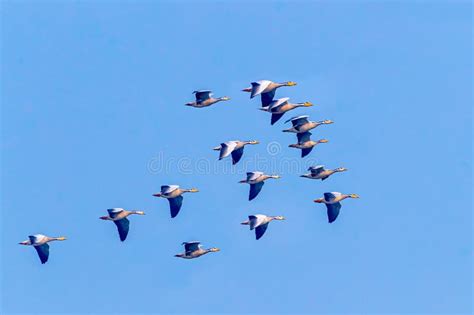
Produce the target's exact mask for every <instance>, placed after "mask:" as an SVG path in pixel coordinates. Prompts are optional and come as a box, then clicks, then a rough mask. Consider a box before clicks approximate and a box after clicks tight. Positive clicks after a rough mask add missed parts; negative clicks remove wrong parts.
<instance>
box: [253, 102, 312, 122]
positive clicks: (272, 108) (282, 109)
mask: <svg viewBox="0 0 474 315" xmlns="http://www.w3.org/2000/svg"><path fill="white" fill-rule="evenodd" d="M288 100H289V98H288V97H284V98H279V99H277V100H274V101H272V102H271V103H270V104H269V105H268V106H266V107H260V108H259V109H260V110H263V111H266V112H269V113H271V114H272V119H271V121H270V124H271V125H273V124H275V123H276V122H277V121H278V120H280V118H281V117H283V115H284V114H285V113H286V112H288V111H290V110H292V109H295V108H298V107H310V106H313V104H312V103H310V102H304V103H295V104H293V103H289V102H288Z"/></svg>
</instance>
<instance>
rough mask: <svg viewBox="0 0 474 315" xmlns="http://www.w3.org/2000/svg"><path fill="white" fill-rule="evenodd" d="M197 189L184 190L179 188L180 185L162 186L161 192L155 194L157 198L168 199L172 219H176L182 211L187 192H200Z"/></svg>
mask: <svg viewBox="0 0 474 315" xmlns="http://www.w3.org/2000/svg"><path fill="white" fill-rule="evenodd" d="M198 191H199V190H197V189H196V188H191V189H182V188H179V186H178V185H163V186H161V192H159V193H156V194H153V196H155V197H162V198H166V199H168V201H169V203H170V212H171V217H172V218H174V217H176V216H177V215H178V213H179V210H180V209H181V205H182V203H183V196H181V195H182V194H184V193H187V192H192V193H194V192H198Z"/></svg>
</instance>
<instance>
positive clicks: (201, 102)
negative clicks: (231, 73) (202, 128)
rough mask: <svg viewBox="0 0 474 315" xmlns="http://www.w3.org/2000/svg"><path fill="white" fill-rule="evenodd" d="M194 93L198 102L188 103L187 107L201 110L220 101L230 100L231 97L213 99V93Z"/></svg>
mask: <svg viewBox="0 0 474 315" xmlns="http://www.w3.org/2000/svg"><path fill="white" fill-rule="evenodd" d="M193 93H194V94H196V101H195V102H189V103H186V105H187V106H192V107H197V108H201V107H207V106H211V105H212V104H215V103H217V102H220V101H228V100H230V97H228V96H223V97H218V98H214V97H212V91H209V90H200V91H194V92H193Z"/></svg>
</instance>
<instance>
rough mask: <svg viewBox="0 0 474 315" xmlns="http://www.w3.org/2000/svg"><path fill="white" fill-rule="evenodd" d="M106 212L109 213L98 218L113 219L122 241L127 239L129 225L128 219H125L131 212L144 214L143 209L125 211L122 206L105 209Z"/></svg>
mask: <svg viewBox="0 0 474 315" xmlns="http://www.w3.org/2000/svg"><path fill="white" fill-rule="evenodd" d="M107 212H108V213H109V215H108V216H103V217H100V218H99V219H102V220H106V221H107V220H108V221H113V222H114V223H115V225H116V226H117V231H118V233H119V236H120V240H121V241H122V242H123V241H125V239H127V235H128V230H129V226H130V221H129V220H128V219H127V217H128V216H129V215H132V214H138V215H145V212H143V211H136V210H133V211H127V210H125V209H122V208H112V209H107Z"/></svg>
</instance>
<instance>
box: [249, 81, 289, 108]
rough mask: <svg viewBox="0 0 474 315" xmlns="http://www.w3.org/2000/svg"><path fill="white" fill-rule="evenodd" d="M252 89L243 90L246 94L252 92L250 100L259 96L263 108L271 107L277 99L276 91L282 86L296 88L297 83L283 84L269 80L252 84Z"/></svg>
mask: <svg viewBox="0 0 474 315" xmlns="http://www.w3.org/2000/svg"><path fill="white" fill-rule="evenodd" d="M251 84H252V87H248V88H245V89H243V90H242V91H244V92H250V98H254V97H255V96H257V95H259V94H260V95H261V99H262V107H266V106H268V105H270V103H271V102H272V100H273V97H275V91H276V89H278V88H280V87H282V86H295V85H296V82H293V81H288V82H283V83H275V82H272V81H269V80H260V81H257V82H252V83H251Z"/></svg>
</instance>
